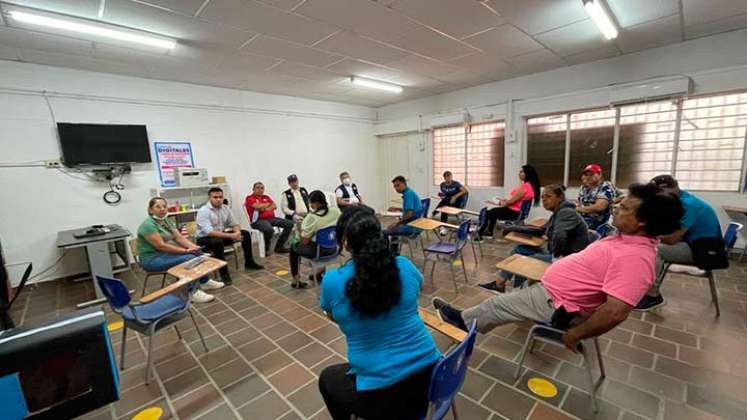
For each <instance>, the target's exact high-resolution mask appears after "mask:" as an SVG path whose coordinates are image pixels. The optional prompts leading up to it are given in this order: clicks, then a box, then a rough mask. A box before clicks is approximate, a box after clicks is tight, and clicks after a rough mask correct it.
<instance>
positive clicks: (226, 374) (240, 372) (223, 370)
mask: <svg viewBox="0 0 747 420" xmlns="http://www.w3.org/2000/svg"><path fill="white" fill-rule="evenodd" d="M251 373H254V370H253V369H252V368H251V366H249V365H248V364H247V363H246V362H245V361H243V360H242V359H234V360H233V361H232V362H229V363H228V364H225V365H223V366H221V367H219V368H217V369H215V370H213V371H211V372H210V376H211V377H212V378H213V381H215V384H216V385H218V386H219V387H220V388H223V387H225V386H227V385H229V384H231V383H233V382H236V381H237V380H239V379H241V378H243V377H245V376H248V375H249V374H251Z"/></svg>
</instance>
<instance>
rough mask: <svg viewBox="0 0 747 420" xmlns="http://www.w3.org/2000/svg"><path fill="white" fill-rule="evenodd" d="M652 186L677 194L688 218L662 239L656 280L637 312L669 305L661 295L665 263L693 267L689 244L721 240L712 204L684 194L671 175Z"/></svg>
mask: <svg viewBox="0 0 747 420" xmlns="http://www.w3.org/2000/svg"><path fill="white" fill-rule="evenodd" d="M651 183H652V184H656V185H658V186H659V187H660V188H661V189H662V190H663V191H664V192H668V193H671V194H676V195H677V196H678V197H679V198H680V201H681V202H682V207H683V208H684V209H685V214H684V216H682V219H680V229H679V230H676V231H674V232H672V233H671V234H669V235H665V236H662V237H661V244H659V250H658V253H657V256H656V267H655V269H656V271H654V273H656V279H655V280H654V284H653V285H652V286H651V289H649V291H648V293H646V296H644V297H643V299H641V301H640V302H638V305H637V306H636V309H638V310H640V311H649V310H651V309H653V308H656V307H658V306H663V305H664V304H665V303H666V302H665V301H664V297H663V296H662V295H661V293H660V292H659V288H660V287H661V283H662V282H663V281H664V276H665V275H666V273H662V269H663V268H664V263H672V264H687V265H694V264H695V261H694V260H693V252H692V250H691V248H690V244H691V243H692V242H693V241H694V240H696V239H701V238H715V237H720V236H721V225H719V222H718V217H717V216H716V212H715V211H714V210H713V207H711V205H710V204H708V203H706V202H705V201H704V200H703V199H701V198H700V197H696V196H694V195H693V194H690V193H689V192H687V191H685V190H681V189H680V187H679V183H678V182H677V180H676V179H674V177H672V176H671V175H658V176H655V177H654V178H653V179H651Z"/></svg>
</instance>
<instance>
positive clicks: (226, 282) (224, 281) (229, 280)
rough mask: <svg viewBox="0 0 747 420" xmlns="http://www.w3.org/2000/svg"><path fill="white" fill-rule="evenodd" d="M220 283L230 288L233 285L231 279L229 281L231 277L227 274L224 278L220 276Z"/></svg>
mask: <svg viewBox="0 0 747 420" xmlns="http://www.w3.org/2000/svg"><path fill="white" fill-rule="evenodd" d="M220 281H222V282H223V284H225V285H226V286H230V285H232V284H233V279H231V276H229V275H227V274H226V275H224V276H220Z"/></svg>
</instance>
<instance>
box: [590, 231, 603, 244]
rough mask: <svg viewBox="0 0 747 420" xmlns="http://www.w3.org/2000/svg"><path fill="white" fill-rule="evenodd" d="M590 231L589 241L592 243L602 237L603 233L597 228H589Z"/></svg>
mask: <svg viewBox="0 0 747 420" xmlns="http://www.w3.org/2000/svg"><path fill="white" fill-rule="evenodd" d="M588 232H589V243H592V242H594V241H598V240H600V239H601V238H602V235H600V234H599V233H598V232H597V231H595V230H591V229H589V230H588Z"/></svg>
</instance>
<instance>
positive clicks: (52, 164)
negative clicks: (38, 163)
mask: <svg viewBox="0 0 747 420" xmlns="http://www.w3.org/2000/svg"><path fill="white" fill-rule="evenodd" d="M44 166H45V167H47V168H50V169H55V168H61V167H62V162H60V160H59V159H57V160H45V161H44Z"/></svg>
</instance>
